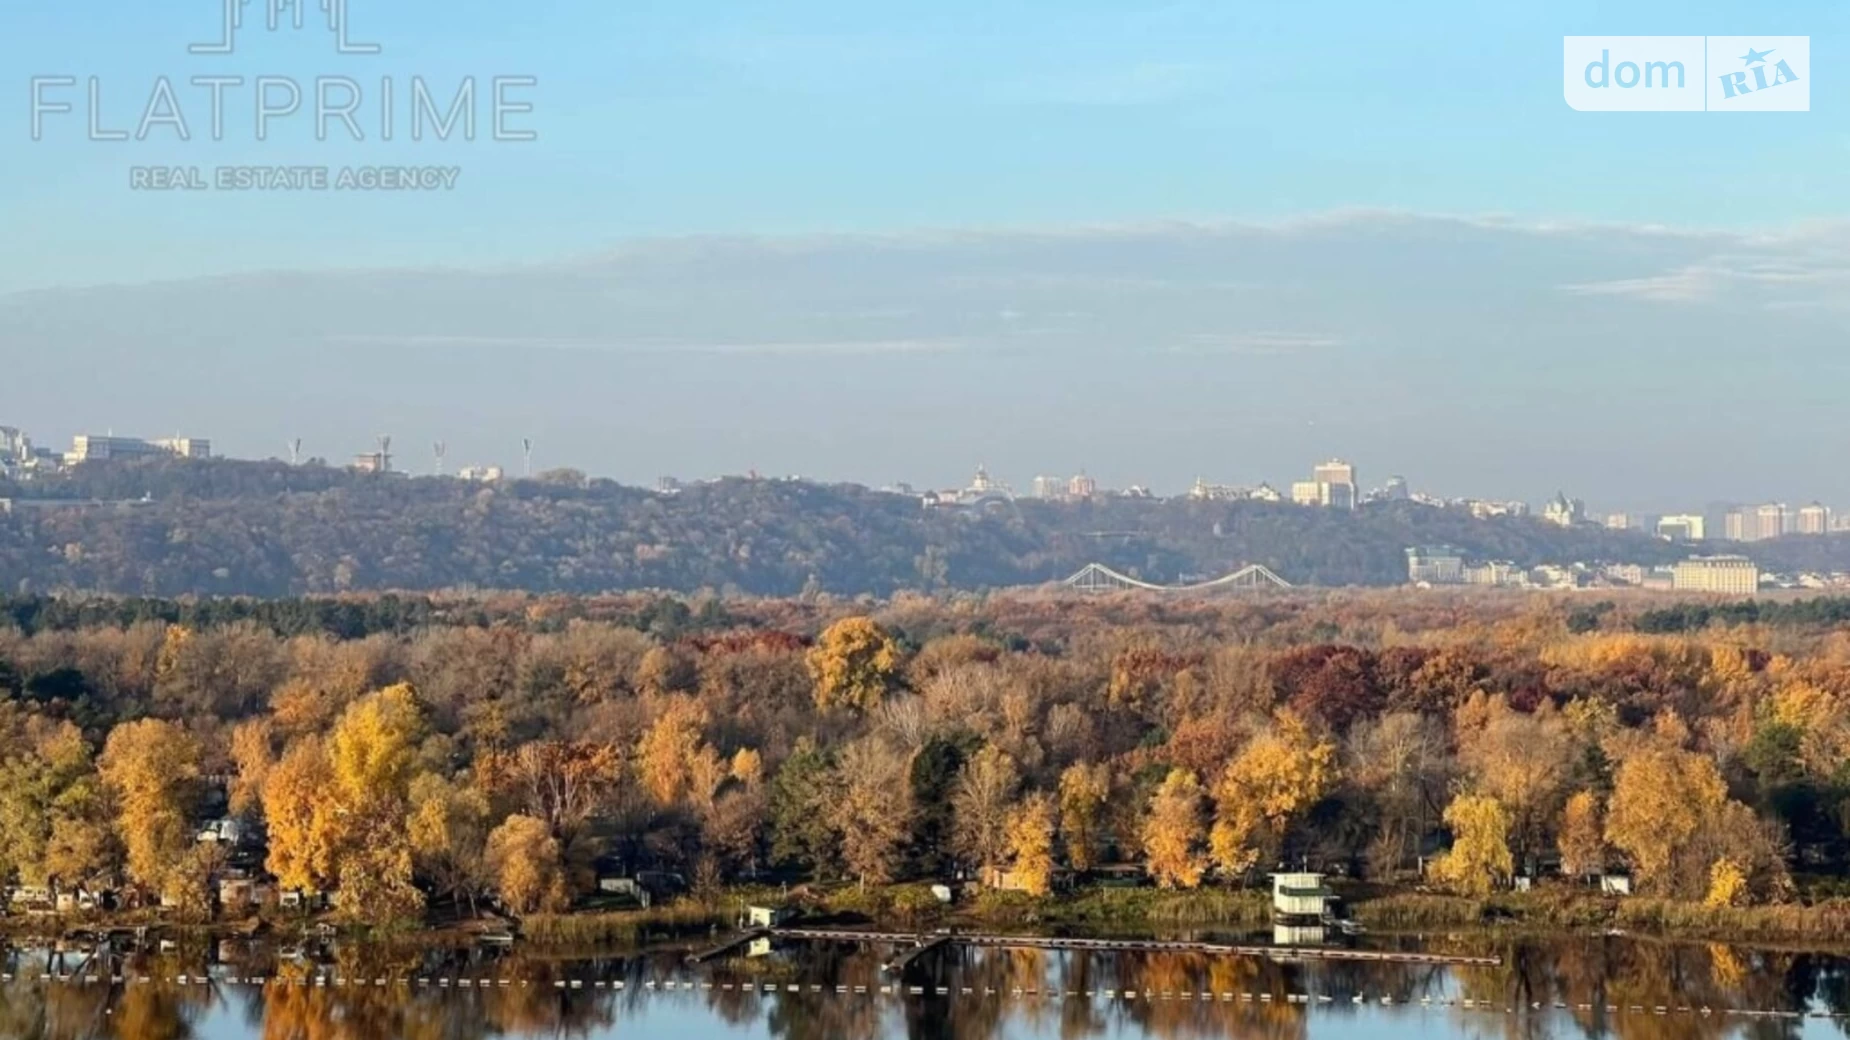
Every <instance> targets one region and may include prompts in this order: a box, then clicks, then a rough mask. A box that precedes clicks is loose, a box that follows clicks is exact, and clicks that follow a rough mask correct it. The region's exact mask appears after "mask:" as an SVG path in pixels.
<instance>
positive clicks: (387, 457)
mask: <svg viewBox="0 0 1850 1040" xmlns="http://www.w3.org/2000/svg"><path fill="white" fill-rule="evenodd" d="M395 443H396V444H397V445H399V448H400V450H398V451H394V450H393V449H394V444H395ZM213 444H214V442H213V441H212V440H211V439H209V438H201V437H193V436H181V435H180V434H179V433H177V432H176V433H175V434H174V435H172V436H165V437H157V438H145V439H144V438H139V437H133V436H125V435H118V434H116V433H115V432H114V430H113V428H112V429H111V431H110V432H109V433H108V434H103V435H98V434H87V433H78V434H73V435H72V436H71V448H70V449H69V450H59V449H56V448H53V447H51V446H50V445H49V444H47V443H45V442H42V441H35V440H34V439H33V437H32V434H31V431H29V430H26V429H23V428H21V427H18V426H9V425H6V424H4V423H0V474H5V473H7V472H8V471H9V470H8V467H11V471H12V472H13V473H14V474H16V475H25V474H28V473H29V472H30V469H31V465H30V464H31V463H38V464H48V465H52V466H57V465H72V464H79V463H83V462H88V461H104V460H109V459H112V458H114V459H120V458H135V457H145V456H155V455H170V456H176V457H180V458H193V459H202V458H212V457H218V458H225V459H234V460H239V461H265V460H272V461H288V462H289V463H290V464H291V465H304V464H314V465H331V466H344V467H347V468H351V469H356V470H359V471H362V472H382V473H383V472H389V473H397V474H401V475H405V476H410V477H422V476H438V477H454V478H458V479H462V480H469V481H477V482H494V481H499V480H503V479H508V478H517V477H530V476H534V475H538V474H543V473H544V472H546V471H547V470H548V469H578V470H580V471H581V472H584V473H585V475H586V476H587V477H588V478H600V477H608V475H607V474H601V473H597V472H594V471H590V470H584V469H583V468H582V467H574V466H570V465H569V464H561V465H557V466H541V467H539V468H537V469H536V468H535V466H534V461H533V452H534V451H535V449H536V447H537V446H536V445H535V444H534V442H533V441H532V440H531V439H530V438H522V439H521V443H520V448H521V461H520V463H519V465H518V466H508V465H503V464H501V463H500V462H498V461H490V462H481V461H468V462H466V463H465V464H463V465H461V466H456V467H452V466H450V465H448V462H449V457H450V456H449V451H450V444H449V442H448V441H445V440H436V441H434V442H425V444H426V446H427V448H428V449H429V451H430V455H429V456H428V457H429V458H431V459H432V465H430V466H429V467H428V468H425V467H422V466H420V465H419V464H418V463H417V462H414V461H412V460H413V459H415V458H417V457H418V455H417V453H416V452H415V451H410V452H408V451H406V450H404V448H405V446H404V442H402V441H395V439H394V438H393V437H392V436H390V435H381V436H378V437H375V438H374V439H373V440H372V442H371V443H370V445H368V446H367V447H366V449H365V450H363V451H358V452H349V453H344V454H343V453H336V454H334V455H333V456H324V455H322V454H321V453H319V452H317V451H314V450H312V448H311V447H310V446H309V445H307V444H305V443H304V442H303V441H302V440H300V439H295V440H292V441H290V442H289V443H288V445H287V451H288V454H287V455H286V456H278V455H276V454H270V455H250V456H245V455H238V454H235V453H226V452H219V453H217V454H216V455H215V453H214V450H213ZM1309 472H1310V474H1311V479H1310V480H1309V481H1301V480H1287V481H1282V482H1281V481H1274V480H1272V479H1261V480H1258V481H1253V482H1250V483H1220V482H1212V481H1209V480H1207V479H1206V478H1205V477H1203V476H1197V478H1196V479H1195V481H1194V482H1193V483H1192V484H1191V485H1189V487H1188V488H1186V489H1183V490H1180V491H1178V490H1176V489H1172V488H1165V487H1156V486H1152V485H1149V484H1145V483H1140V482H1136V481H1133V482H1130V483H1128V484H1122V485H1119V484H1113V483H1110V482H1102V481H1100V480H1099V478H1098V477H1097V476H1096V475H1095V474H1092V473H1090V472H1088V471H1087V470H1086V469H1084V468H1083V467H1082V468H1080V469H1079V470H1077V471H1075V472H1073V473H1072V474H1070V475H1067V476H1061V475H1058V474H1055V473H1049V472H1038V473H1036V474H1035V475H1034V476H1033V477H1032V478H1031V479H1030V480H1028V481H1026V482H1017V481H1013V480H1010V479H1007V478H1006V477H998V476H997V475H996V474H993V473H991V472H990V469H989V467H988V465H987V464H986V463H978V464H977V465H976V466H975V475H974V477H972V478H971V479H970V480H969V482H968V483H967V484H966V483H954V482H952V483H945V482H932V481H926V482H915V481H911V480H904V479H901V480H887V481H871V480H853V479H849V480H843V481H829V480H824V479H823V478H818V477H814V476H809V475H805V474H801V473H790V474H778V473H758V472H757V471H756V470H746V471H744V472H732V473H713V474H697V475H686V474H661V475H658V476H657V477H656V478H655V480H654V481H653V482H652V483H653V485H654V486H656V487H657V488H660V489H666V488H671V487H678V486H680V485H683V484H685V483H690V482H699V481H703V480H718V479H726V478H728V477H742V476H748V475H749V476H756V477H762V478H767V479H777V478H791V479H804V480H816V481H818V482H823V483H834V482H841V483H851V484H858V485H861V486H864V487H869V488H878V489H884V490H894V491H902V492H905V493H912V494H921V495H924V496H926V497H927V499H928V500H930V499H934V498H937V499H943V500H946V501H955V500H957V499H958V498H959V497H961V498H964V499H974V498H981V497H985V496H988V495H992V494H1000V495H1005V496H1013V497H1022V498H1033V499H1051V500H1071V499H1084V498H1089V497H1092V496H1094V495H1101V494H1103V495H1117V494H1147V495H1151V496H1154V497H1158V498H1181V497H1187V498H1197V499H1208V500H1239V499H1246V500H1260V501H1268V502H1292V503H1294V504H1297V505H1301V506H1311V507H1319V508H1337V509H1353V508H1357V507H1359V506H1360V505H1361V504H1363V503H1365V502H1372V501H1383V500H1395V499H1411V500H1414V501H1419V502H1422V503H1424V504H1427V505H1435V506H1448V507H1454V508H1466V509H1469V510H1470V511H1472V512H1473V513H1476V514H1479V515H1480V516H1498V515H1505V514H1509V513H1515V514H1517V515H1525V516H1529V515H1532V516H1535V517H1537V518H1539V519H1543V520H1546V521H1548V522H1552V523H1557V524H1562V525H1568V526H1571V525H1577V524H1589V525H1604V526H1606V527H1609V528H1616V529H1625V530H1636V531H1644V532H1646V533H1653V534H1657V535H1659V536H1660V537H1667V538H1670V539H1671V540H1675V541H1702V540H1705V539H1708V540H1726V541H1759V540H1764V539H1767V538H1777V537H1781V536H1783V535H1788V534H1804V535H1824V534H1834V533H1838V532H1840V531H1843V530H1847V529H1850V513H1845V512H1844V511H1842V510H1839V509H1837V508H1836V507H1834V506H1832V505H1830V504H1827V503H1824V502H1821V501H1819V500H1817V499H1811V500H1809V501H1803V502H1801V503H1800V504H1797V505H1794V504H1791V503H1788V502H1786V501H1775V502H1752V501H1742V500H1738V499H1736V500H1730V499H1726V498H1710V499H1708V500H1707V501H1705V502H1703V503H1702V504H1701V505H1700V507H1692V508H1691V509H1686V510H1683V511H1681V512H1679V511H1674V510H1672V511H1665V512H1656V513H1651V512H1636V511H1626V510H1614V511H1598V512H1590V511H1589V510H1588V507H1587V506H1586V504H1585V503H1584V502H1583V501H1582V500H1580V499H1578V498H1569V497H1568V496H1567V494H1566V492H1564V491H1557V492H1555V493H1554V495H1553V496H1550V497H1547V498H1544V499H1539V500H1532V499H1525V498H1511V499H1499V498H1496V497H1491V496H1483V495H1475V494H1469V493H1463V494H1449V493H1441V494H1436V493H1434V492H1433V491H1431V490H1429V489H1427V488H1425V487H1422V486H1420V485H1418V484H1415V483H1413V482H1410V481H1409V480H1408V479H1407V478H1406V476H1405V475H1404V474H1402V473H1390V474H1388V475H1386V476H1383V477H1380V478H1379V479H1378V481H1374V482H1370V481H1368V480H1365V479H1364V476H1363V474H1362V471H1361V470H1360V469H1359V467H1357V466H1356V464H1355V463H1354V462H1352V461H1350V460H1348V459H1344V458H1340V457H1331V458H1327V459H1323V460H1321V461H1318V462H1316V463H1315V464H1313V465H1312V466H1311V467H1309ZM610 479H616V478H610ZM619 482H625V483H630V484H631V485H632V486H638V487H646V486H650V484H651V482H647V481H619ZM1281 489H1282V490H1281Z"/></svg>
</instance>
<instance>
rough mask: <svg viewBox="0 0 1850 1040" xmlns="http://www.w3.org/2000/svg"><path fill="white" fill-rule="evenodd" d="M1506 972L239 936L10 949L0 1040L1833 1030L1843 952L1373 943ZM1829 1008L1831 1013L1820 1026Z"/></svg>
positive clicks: (1164, 957) (977, 953)
mask: <svg viewBox="0 0 1850 1040" xmlns="http://www.w3.org/2000/svg"><path fill="white" fill-rule="evenodd" d="M1370 943H1371V944H1373V945H1374V946H1376V947H1377V948H1383V949H1387V948H1395V947H1399V948H1417V949H1420V950H1422V951H1425V952H1433V953H1441V954H1446V955H1460V956H1476V957H1496V958H1500V959H1501V961H1502V963H1500V964H1498V965H1497V966H1494V967H1492V966H1487V965H1478V966H1449V965H1437V964H1407V963H1384V962H1355V961H1337V960H1324V959H1319V958H1314V957H1313V958H1293V957H1291V956H1289V955H1283V956H1281V957H1277V958H1262V957H1231V956H1214V955H1204V954H1199V953H1114V952H1100V951H1048V950H1016V949H992V948H975V947H962V946H946V947H942V948H939V949H937V950H934V951H931V952H930V953H928V954H926V955H925V956H923V957H920V958H919V959H918V960H917V961H916V962H915V963H913V964H912V965H911V966H910V967H909V968H907V969H906V971H905V973H904V975H903V976H902V977H898V978H895V977H894V976H892V975H890V974H887V973H884V972H883V971H882V962H883V961H884V960H886V959H887V958H888V957H890V956H891V955H892V953H893V950H892V949H891V948H879V947H862V946H856V945H850V944H844V943H833V942H821V943H818V942H787V943H782V942H780V943H775V944H773V943H769V942H768V941H765V942H760V943H758V944H756V946H755V947H754V948H752V949H748V950H743V951H741V952H740V954H739V955H737V956H732V957H728V958H724V959H720V960H716V961H713V962H711V963H708V964H704V965H700V966H690V965H688V964H686V963H684V961H683V959H682V957H681V956H680V955H679V954H678V953H674V952H662V953H625V954H619V953H611V954H604V955H597V954H574V955H569V956H568V955H563V954H551V953H548V952H545V951H539V950H533V949H521V948H515V949H476V950H450V949H428V948H426V949H416V948H405V949H387V948H383V947H379V946H376V945H368V944H358V943H342V942H336V941H327V942H321V941H308V942H303V943H290V944H281V945H279V944H276V943H274V942H266V941H238V940H228V941H224V942H220V943H216V944H212V945H209V946H207V945H201V946H199V947H198V948H170V949H167V950H164V951H163V950H149V951H144V952H134V953H127V954H124V955H122V956H120V957H118V958H112V959H107V960H104V959H98V958H94V957H92V958H90V959H88V960H86V959H85V958H86V956H87V954H88V952H89V951H88V949H86V948H83V947H79V946H76V945H72V946H69V947H67V950H66V952H65V953H63V954H62V955H59V954H56V953H54V952H53V951H52V950H50V949H48V948H45V947H38V948H30V947H28V948H22V949H17V950H13V951H11V952H10V953H9V955H8V957H7V959H6V961H5V962H4V963H0V968H4V977H3V978H0V1036H5V1037H9V1038H11V1037H18V1038H26V1040H91V1038H98V1040H101V1038H121V1040H189V1038H198V1040H400V1038H409V1040H423V1038H428V1040H474V1038H478V1037H482V1038H486V1037H559V1036H563V1037H579V1038H586V1040H608V1038H615V1037H624V1038H626V1040H627V1038H632V1037H654V1036H665V1037H676V1038H687V1040H693V1038H698V1037H708V1036H726V1037H740V1038H750V1037H765V1038H772V1037H776V1038H791V1040H812V1038H813V1040H872V1038H881V1037H895V1038H898V1037H906V1038H926V1037H933V1038H935V1037H951V1036H955V1037H958V1038H985V1037H995V1038H1049V1040H1054V1038H1058V1040H1079V1038H1084V1037H1101V1038H1114V1040H1118V1038H1140V1037H1178V1038H1189V1037H1216V1036H1234V1037H1255V1038H1259V1037H1265V1038H1273V1037H1276V1038H1293V1040H1295V1038H1351V1037H1354V1038H1360V1037H1368V1038H1370V1040H1382V1038H1398V1037H1408V1038H1412V1037H1438V1038H1466V1037H1493V1036H1494V1037H1524V1038H1530V1037H1536V1038H1539V1037H1621V1038H1625V1037H1641V1038H1650V1040H1659V1038H1669V1037H1716V1038H1721V1037H1743V1038H1755V1040H1759V1038H1772V1037H1794V1038H1796V1037H1806V1038H1810V1037H1819V1038H1822V1037H1833V1038H1841V1037H1844V1036H1845V1035H1847V1034H1850V1017H1845V1016H1850V960H1847V959H1846V958H1845V957H1844V956H1841V955H1837V954H1829V953H1820V952H1808V951H1805V950H1801V949H1770V948H1754V947H1745V946H1733V945H1726V944H1711V943H1694V942H1674V941H1664V940H1655V939H1643V938H1631V937H1621V936H1573V937H1551V938H1537V937H1511V936H1501V935H1496V934H1491V933H1473V934H1464V935H1454V936H1438V937H1426V938H1411V937H1398V938H1385V939H1384V938H1377V937H1370ZM1833 1016H1836V1017H1833Z"/></svg>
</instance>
